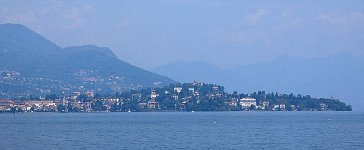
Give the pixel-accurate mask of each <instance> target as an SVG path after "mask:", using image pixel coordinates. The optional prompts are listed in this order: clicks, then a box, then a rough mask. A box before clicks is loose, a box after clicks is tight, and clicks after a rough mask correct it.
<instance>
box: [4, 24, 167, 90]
mask: <svg viewBox="0 0 364 150" xmlns="http://www.w3.org/2000/svg"><path fill="white" fill-rule="evenodd" d="M0 73H1V75H0V97H7V96H8V97H9V96H10V97H11V96H15V95H16V96H24V95H30V94H32V95H44V94H50V93H61V92H74V91H95V92H97V93H115V92H120V91H125V90H129V89H140V88H146V87H155V86H163V85H167V84H170V83H173V82H174V81H173V80H172V79H170V78H168V77H165V76H161V75H158V74H156V73H152V72H149V71H146V70H143V69H141V68H139V67H136V66H133V65H131V64H128V63H126V62H124V61H122V60H120V59H119V58H118V57H116V56H115V55H114V53H113V52H112V51H111V50H110V49H108V48H106V47H97V46H94V45H84V46H73V47H67V48H61V47H59V46H57V45H56V44H54V43H52V42H51V41H49V40H47V39H45V38H44V37H42V36H41V35H39V34H37V33H35V32H33V31H31V30H30V29H28V28H26V27H24V26H23V25H19V24H1V25H0Z"/></svg>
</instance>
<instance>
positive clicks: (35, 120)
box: [0, 112, 364, 149]
mask: <svg viewBox="0 0 364 150" xmlns="http://www.w3.org/2000/svg"><path fill="white" fill-rule="evenodd" d="M0 149H364V112H193V113H192V112H146V113H137V112H132V113H68V114H61V113H23V114H0Z"/></svg>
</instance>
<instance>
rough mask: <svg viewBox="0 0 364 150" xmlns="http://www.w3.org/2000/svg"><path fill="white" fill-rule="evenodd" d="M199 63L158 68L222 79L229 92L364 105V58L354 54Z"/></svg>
mask: <svg viewBox="0 0 364 150" xmlns="http://www.w3.org/2000/svg"><path fill="white" fill-rule="evenodd" d="M257 59H258V58H257ZM199 63H200V62H199V61H196V62H183V61H179V62H172V63H170V64H167V65H164V66H161V67H158V68H156V69H155V70H154V71H156V72H157V73H160V74H163V75H166V76H169V77H171V78H172V79H174V80H177V81H181V82H189V81H193V80H197V81H205V82H210V83H218V84H221V85H224V86H225V88H226V89H227V90H228V91H229V92H231V91H235V90H236V91H238V92H253V91H258V90H265V91H268V92H282V93H296V94H297V93H301V94H309V95H312V96H315V97H334V98H339V99H340V100H342V101H345V102H348V103H349V104H352V105H353V108H354V109H355V108H364V93H363V92H362V91H364V59H363V58H359V57H356V56H353V55H351V54H345V53H341V54H337V55H332V56H328V57H322V58H312V59H300V58H294V57H289V56H282V57H279V58H278V59H276V60H274V61H271V62H266V63H260V64H250V65H244V66H238V67H234V68H230V69H220V68H218V67H215V66H214V65H211V64H208V63H206V62H204V63H202V64H204V66H208V67H207V68H203V67H194V66H199V65H200V64H199ZM181 66H183V67H181ZM193 72H195V73H193ZM182 75H183V76H182ZM363 110H364V109H363Z"/></svg>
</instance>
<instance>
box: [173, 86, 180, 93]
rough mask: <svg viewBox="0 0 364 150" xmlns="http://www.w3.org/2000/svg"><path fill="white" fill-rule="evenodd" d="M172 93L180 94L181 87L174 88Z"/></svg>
mask: <svg viewBox="0 0 364 150" xmlns="http://www.w3.org/2000/svg"><path fill="white" fill-rule="evenodd" d="M174 91H175V92H177V93H181V91H182V87H175V88H174Z"/></svg>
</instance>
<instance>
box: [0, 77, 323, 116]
mask: <svg viewBox="0 0 364 150" xmlns="http://www.w3.org/2000/svg"><path fill="white" fill-rule="evenodd" d="M223 89H224V88H223V87H222V86H218V85H213V84H204V83H197V82H194V83H188V84H182V85H174V86H173V85H171V86H169V87H164V88H160V89H144V90H141V91H137V92H134V93H126V94H125V93H124V95H118V96H112V97H110V96H109V97H99V96H96V97H95V93H94V92H85V93H81V92H73V93H72V94H70V95H69V96H67V97H66V96H63V95H62V96H61V97H57V98H55V99H53V100H46V99H38V100H23V101H14V100H0V113H1V112H3V113H4V112H92V111H128V110H129V111H130V110H133V111H150V110H175V111H185V110H191V109H188V108H187V106H191V105H198V104H199V103H200V101H205V103H204V104H206V101H207V102H213V101H220V102H223V103H224V105H225V106H228V107H230V108H234V109H223V110H243V111H244V110H245V111H254V110H262V111H286V110H289V111H295V110H299V107H300V106H296V105H291V104H289V103H282V102H277V101H272V100H268V99H266V98H260V99H259V100H257V99H256V98H254V96H249V95H244V94H241V95H237V94H235V95H234V94H228V93H226V92H224V90H223ZM170 104H174V106H175V107H173V106H172V107H170ZM166 105H169V106H168V107H167V106H166ZM206 105H210V104H206ZM161 106H162V107H161ZM211 107H214V106H213V105H212V106H211ZM194 108H195V107H194ZM192 110H193V109H192ZM314 110H321V111H324V110H329V108H328V105H327V104H325V103H319V107H318V108H315V109H314ZM196 111H198V110H196Z"/></svg>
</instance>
